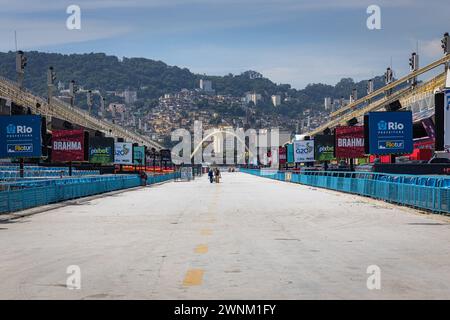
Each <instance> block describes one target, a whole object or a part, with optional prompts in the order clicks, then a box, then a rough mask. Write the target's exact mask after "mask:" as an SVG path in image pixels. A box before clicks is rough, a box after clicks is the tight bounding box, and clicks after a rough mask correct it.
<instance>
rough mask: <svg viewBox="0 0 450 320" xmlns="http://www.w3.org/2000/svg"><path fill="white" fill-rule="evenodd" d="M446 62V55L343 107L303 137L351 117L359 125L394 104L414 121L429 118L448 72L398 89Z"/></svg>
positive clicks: (447, 56) (343, 122)
mask: <svg viewBox="0 0 450 320" xmlns="http://www.w3.org/2000/svg"><path fill="white" fill-rule="evenodd" d="M449 62H450V54H447V55H445V56H444V57H442V58H441V59H439V60H436V61H434V62H433V63H430V64H429V65H427V66H425V67H423V68H420V69H418V70H416V71H413V72H411V73H409V74H408V75H406V76H404V77H402V78H400V79H398V80H396V81H394V82H392V83H390V84H388V85H386V86H384V87H382V88H380V89H378V90H376V91H374V92H372V93H370V94H368V95H366V96H364V97H362V98H360V99H358V100H356V101H354V102H352V103H350V104H348V105H346V106H345V107H342V108H340V109H338V110H336V111H335V112H332V113H331V114H330V117H329V119H328V121H327V122H326V123H325V124H323V125H321V126H319V127H318V128H315V129H313V130H311V131H310V132H308V133H306V135H308V136H314V135H316V134H319V133H321V132H323V131H324V130H326V129H327V128H329V129H333V128H335V127H336V126H339V125H346V124H347V122H348V121H349V120H351V119H354V118H355V119H357V120H358V122H359V123H362V122H363V116H364V114H366V113H368V112H370V111H379V110H381V109H383V108H385V107H386V106H388V105H389V104H390V103H393V102H395V101H399V102H400V104H401V106H402V108H401V110H411V111H412V113H413V119H414V121H419V120H422V119H424V118H426V117H431V116H432V115H433V114H434V93H435V92H436V91H440V90H442V89H443V88H444V87H445V84H446V74H447V71H444V72H442V73H440V74H438V75H437V76H435V77H433V78H431V79H429V80H427V81H425V82H423V83H420V84H417V85H415V86H408V87H404V88H401V86H402V85H404V84H405V83H408V82H409V81H411V80H412V79H414V78H416V77H417V76H419V75H423V74H425V73H427V72H429V71H431V70H434V69H436V68H438V67H441V66H448V64H449ZM446 69H447V67H446ZM399 87H400V88H399ZM396 89H397V90H396ZM391 90H396V91H393V93H391V94H386V92H389V91H391Z"/></svg>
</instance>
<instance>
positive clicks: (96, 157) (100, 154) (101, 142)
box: [89, 137, 114, 164]
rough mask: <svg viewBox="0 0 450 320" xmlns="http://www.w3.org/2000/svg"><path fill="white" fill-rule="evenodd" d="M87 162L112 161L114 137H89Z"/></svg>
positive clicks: (101, 162)
mask: <svg viewBox="0 0 450 320" xmlns="http://www.w3.org/2000/svg"><path fill="white" fill-rule="evenodd" d="M89 162H91V163H98V164H111V163H113V162H114V138H101V137H92V138H91V139H89Z"/></svg>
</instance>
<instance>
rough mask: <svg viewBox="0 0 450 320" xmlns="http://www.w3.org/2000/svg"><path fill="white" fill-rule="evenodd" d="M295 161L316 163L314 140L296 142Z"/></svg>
mask: <svg viewBox="0 0 450 320" xmlns="http://www.w3.org/2000/svg"><path fill="white" fill-rule="evenodd" d="M294 161H295V162H313V161H314V140H302V141H294Z"/></svg>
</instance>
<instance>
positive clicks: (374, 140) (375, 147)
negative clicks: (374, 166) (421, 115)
mask: <svg viewBox="0 0 450 320" xmlns="http://www.w3.org/2000/svg"><path fill="white" fill-rule="evenodd" d="M368 120H369V153H370V154H376V155H385V154H405V153H412V151H413V121H412V112H411V111H395V112H369V118H368Z"/></svg>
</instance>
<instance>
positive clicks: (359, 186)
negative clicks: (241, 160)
mask: <svg viewBox="0 0 450 320" xmlns="http://www.w3.org/2000/svg"><path fill="white" fill-rule="evenodd" d="M240 171H241V172H244V173H248V174H252V175H256V176H260V177H265V178H270V179H275V180H279V181H286V182H293V183H299V184H304V185H308V186H313V187H319V188H326V189H331V190H336V191H342V192H347V193H353V194H358V195H361V196H367V197H371V198H374V199H380V200H384V201H387V202H392V203H396V204H400V205H405V206H410V207H414V208H419V209H426V210H430V211H433V212H436V213H445V214H448V213H450V179H449V178H445V177H442V178H441V177H436V176H434V177H432V176H413V175H391V174H380V173H371V172H332V171H331V172H328V171H327V172H324V171H320V172H308V171H306V172H303V173H293V172H283V171H265V170H254V169H241V170H240Z"/></svg>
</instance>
